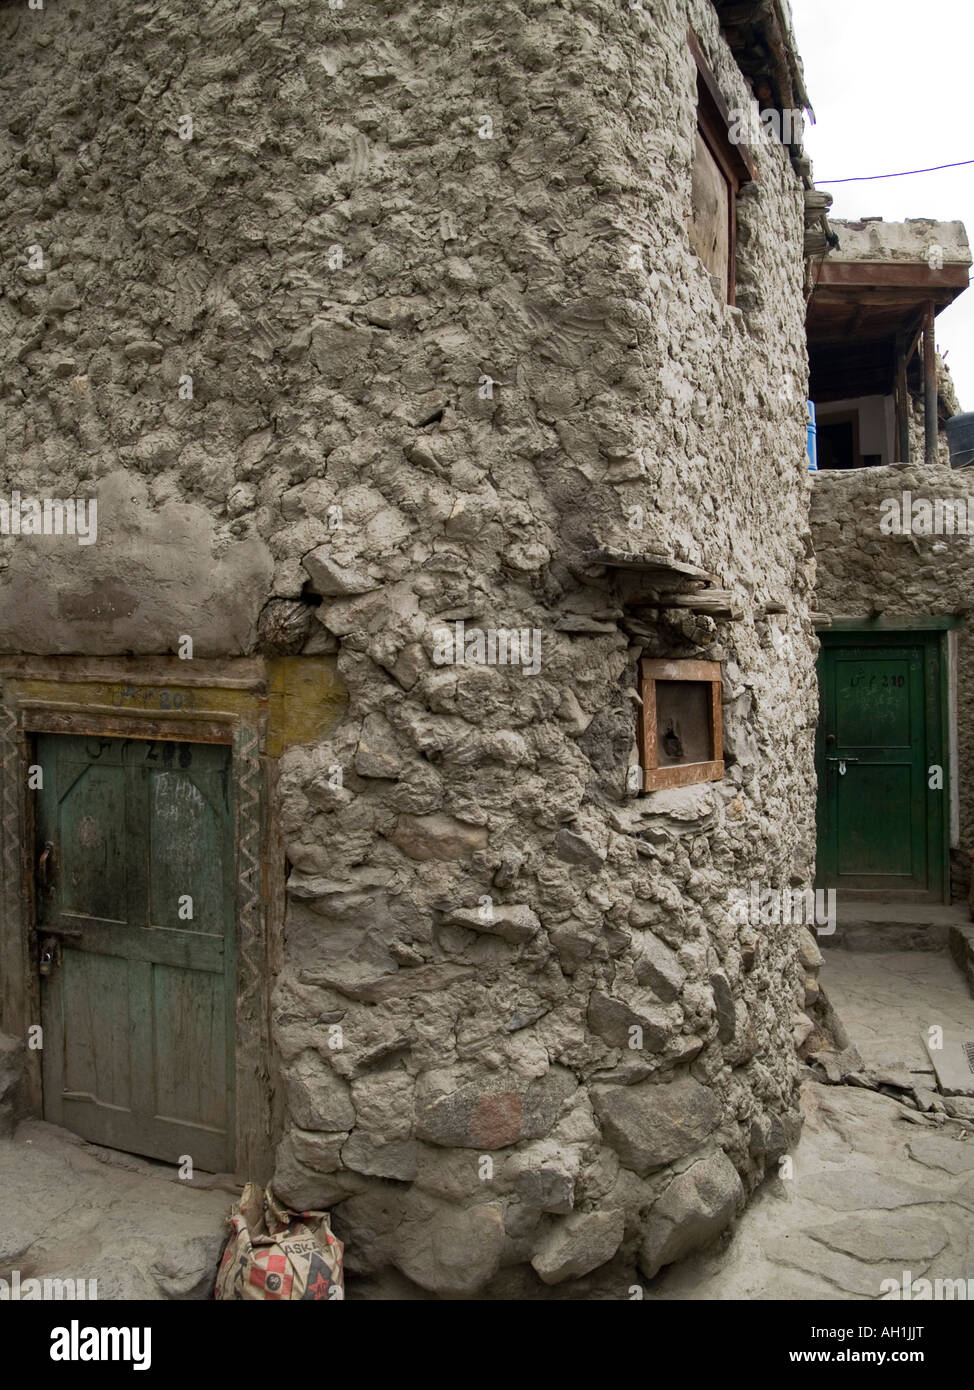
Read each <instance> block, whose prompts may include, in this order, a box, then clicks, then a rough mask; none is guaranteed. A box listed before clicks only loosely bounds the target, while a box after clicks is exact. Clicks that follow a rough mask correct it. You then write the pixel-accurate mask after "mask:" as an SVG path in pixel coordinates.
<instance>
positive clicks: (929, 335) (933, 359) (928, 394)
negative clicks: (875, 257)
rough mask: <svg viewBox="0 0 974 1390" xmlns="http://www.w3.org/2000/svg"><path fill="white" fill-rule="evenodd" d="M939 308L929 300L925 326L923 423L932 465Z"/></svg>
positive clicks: (926, 460)
mask: <svg viewBox="0 0 974 1390" xmlns="http://www.w3.org/2000/svg"><path fill="white" fill-rule="evenodd" d="M936 324H937V310H936V305H935V304H934V302H933V300H932V299H930V300H928V301H927V315H926V322H925V323H924V328H923V425H924V435H925V439H926V448H925V451H924V460H923V461H924V463H926V465H927V466H928V467H931V466H932V465H933V464H935V463H936V462H937V433H938V422H937V346H936Z"/></svg>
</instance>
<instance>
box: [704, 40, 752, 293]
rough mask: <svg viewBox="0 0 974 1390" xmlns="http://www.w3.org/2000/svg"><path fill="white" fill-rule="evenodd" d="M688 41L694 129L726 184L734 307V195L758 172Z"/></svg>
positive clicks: (729, 281)
mask: <svg viewBox="0 0 974 1390" xmlns="http://www.w3.org/2000/svg"><path fill="white" fill-rule="evenodd" d="M687 41H688V43H689V46H690V53H691V55H692V57H693V61H694V63H695V65H696V69H697V130H698V131H699V132H700V137H701V139H702V140H703V142H704V144H705V145H706V146H707V149H708V150H709V151H710V154H711V156H712V158H713V160H714V162H715V163H716V165H717V167H718V169H719V170H720V172H721V173H722V175H723V176H724V180H725V182H726V184H727V303H728V305H730V306H731V307H733V306H734V305H735V304H736V301H737V195H738V193H739V192H740V189H741V185H742V184H745V183H750V182H752V181H754V182H756V181H757V178H758V172H757V167H756V165H755V163H754V160H753V158H752V157H751V154H750V151H749V150H748V149H747V147H746V146H745V145H740V144H738V145H733V144H731V141H730V139H729V132H730V125H731V119H730V111H729V110H728V107H727V103H726V101H725V100H724V98H723V94H722V93H721V90H720V88H719V87H718V85H717V79H716V78H715V77H714V74H713V71H712V70H711V68H710V65H709V63H708V62H707V60H706V58H705V57H704V55H703V50H702V49H701V47H700V43H699V40H698V39H697V37H696V35H695V34H694V33H693V31H692V30H688V32H687Z"/></svg>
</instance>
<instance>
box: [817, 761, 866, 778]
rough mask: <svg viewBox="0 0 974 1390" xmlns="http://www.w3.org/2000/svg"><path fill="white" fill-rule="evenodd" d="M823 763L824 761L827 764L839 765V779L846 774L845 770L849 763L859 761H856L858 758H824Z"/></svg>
mask: <svg viewBox="0 0 974 1390" xmlns="http://www.w3.org/2000/svg"><path fill="white" fill-rule="evenodd" d="M825 761H826V762H827V763H838V764H839V776H840V777H844V776H845V774H846V769H847V767H848V765H849V763H857V762H858V761H859V759H858V758H826V759H825Z"/></svg>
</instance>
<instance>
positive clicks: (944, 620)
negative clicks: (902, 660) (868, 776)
mask: <svg viewBox="0 0 974 1390" xmlns="http://www.w3.org/2000/svg"><path fill="white" fill-rule="evenodd" d="M960 626H961V619H959V618H954V617H919V618H888V617H877V618H865V619H863V618H835V619H833V620H832V621H831V623H830V625H829V626H828V627H827V628H820V629H819V630H818V632H817V636H818V638H819V641H820V643H821V646H822V649H823V651H824V650H825V649H834V648H836V647H853V646H864V647H869V646H881V645H884V644H887V645H889V646H919V647H921V648H923V649H924V650H925V651H926V650H929V649H930V648H931V647H933V648H934V650H935V652H936V658H937V672H936V676H937V680H936V685H937V688H936V690H931V688H930V683H931V679H930V671H929V669H928V667H927V662H926V658H925V659H924V677H923V683H924V695H925V703H926V707H927V709H928V710H930V711H932V712H933V713H934V715H935V718H936V726H937V727H936V734H937V735H938V736H939V743H940V758H941V763H940V765H941V766H942V768H943V773H944V785H943V791H942V795H941V797H940V801H939V818H938V820H939V823H938V824H937V830H938V831H939V853H936V854H931V860H930V862H931V882H932V885H933V886H932V888H931V892H932V893H934V894H936V895H937V896H938V899H939V901H941V902H944V903H949V902H950V838H951V835H950V826H951V809H950V808H951V797H952V794H953V784H952V762H951V760H952V756H953V749H952V747H951V728H952V723H951V717H950V681H949V672H950V645H949V644H950V633H951V631H952V630H953V629H955V628H957V627H960ZM820 692H821V688H820ZM931 739H932V733H931V730H930V728H929V727H928V728H927V749H926V753H925V758H926V762H927V766H928V767H929V766H930V763H931ZM823 752H824V749H823V746H822V720H821V711H820V712H819V718H818V721H817V723H816V728H815V767H816V775H818V770H819V768H820V766H821V759H822V755H823ZM818 814H819V811H818V798H816V818H817V816H818ZM930 821H931V822H933V817H931V818H930ZM931 838H932V830H931V825H930V824H929V823H928V848H929V847H930V839H931ZM817 840H818V825H817V823H816V844H817ZM877 891H891V890H877Z"/></svg>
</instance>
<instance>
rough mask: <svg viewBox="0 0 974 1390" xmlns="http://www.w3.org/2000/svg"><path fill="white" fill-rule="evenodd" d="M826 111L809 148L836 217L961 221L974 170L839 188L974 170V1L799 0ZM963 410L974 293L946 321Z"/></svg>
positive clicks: (971, 213) (966, 215)
mask: <svg viewBox="0 0 974 1390" xmlns="http://www.w3.org/2000/svg"><path fill="white" fill-rule="evenodd" d="M791 9H792V15H793V18H794V27H795V35H796V38H797V40H798V51H799V52H800V53H801V56H802V60H803V62H804V65H805V82H806V86H807V87H808V94H809V97H810V99H811V103H812V106H813V108H814V110H815V116H816V120H817V124H816V125H814V126H813V125H810V124H806V128H805V148H806V150H807V152H808V154H810V155H811V157H812V160H813V161H814V166H815V167H814V174H815V183H816V186H817V187H818V188H821V189H824V190H825V191H826V192H829V193H831V194H832V195H833V196H834V198H835V202H834V204H833V207H832V216H833V217H845V218H849V219H855V218H859V217H870V216H877V217H883V218H885V220H886V221H887V222H901V221H904V220H905V219H906V218H908V217H935V218H938V219H939V220H940V221H943V222H949V221H954V220H959V221H961V222H964V223H965V224H966V226H967V231H968V236H969V237H974V165H971V166H969V167H968V168H966V169H945V170H944V171H943V172H942V173H937V174H916V175H915V176H914V177H912V178H906V179H883V180H882V181H881V182H874V183H845V184H841V183H840V184H835V185H833V184H832V183H830V182H829V180H830V179H840V178H849V177H852V176H854V175H860V174H886V173H892V172H895V171H897V170H900V169H925V168H927V167H928V166H929V165H932V164H947V163H950V162H952V161H955V160H961V159H974V0H791ZM937 347H938V348H939V350H940V352H941V353H943V354H947V365H948V367H949V368H950V371H951V375H952V376H953V378H954V385H955V386H956V388H957V394H958V396H959V398H960V403H961V409H962V410H974V286H972V287H971V288H970V289H969V290H967V291H966V292H965V293H964V294H962V295H961V297H960V298H959V299H958V300H957V301H956V302H955V303H954V304H952V305H951V306H950V308H949V309H945V310H944V311H943V313H942V314H940V315H939V316H938V318H937Z"/></svg>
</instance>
